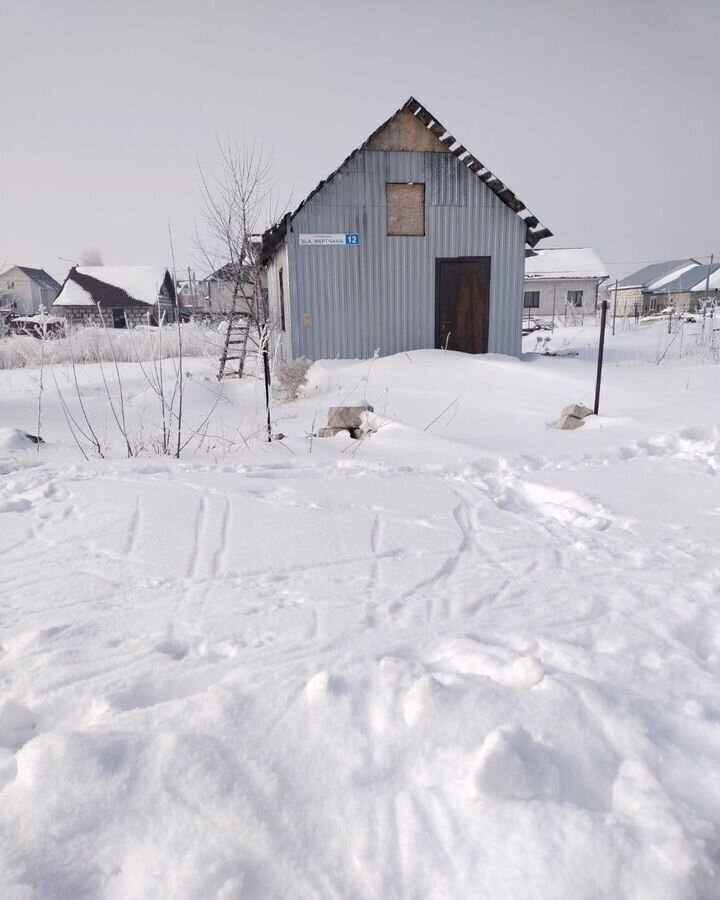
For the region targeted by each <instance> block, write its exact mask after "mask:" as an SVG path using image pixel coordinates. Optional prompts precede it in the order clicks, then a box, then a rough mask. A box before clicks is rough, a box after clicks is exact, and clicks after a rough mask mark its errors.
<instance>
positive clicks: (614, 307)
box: [613, 278, 618, 335]
mask: <svg viewBox="0 0 720 900" xmlns="http://www.w3.org/2000/svg"><path fill="white" fill-rule="evenodd" d="M617 291H618V280H617V278H616V279H615V302H614V303H613V335H614V334H615V316H616V315H617Z"/></svg>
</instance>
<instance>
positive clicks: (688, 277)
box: [647, 263, 720, 313]
mask: <svg viewBox="0 0 720 900" xmlns="http://www.w3.org/2000/svg"><path fill="white" fill-rule="evenodd" d="M708 275H710V283H709V284H708ZM718 276H720V263H715V264H714V265H712V266H703V265H700V264H698V265H695V266H693V267H692V268H690V269H687V270H686V271H684V272H682V273H681V274H680V275H678V276H676V277H675V278H673V279H672V280H670V281H664V283H663V284H657V283H655V284H653V285H650V288H649V290H648V296H649V301H650V309H649V310H647V311H648V312H655V311H659V310H663V309H667V308H668V307H672V309H673V310H674V312H677V313H681V312H695V311H696V310H697V308H698V304H699V303H702V301H703V299H704V295H705V288H706V286H707V288H708V297H709V298H712V297H716V296H717V289H718V280H719V279H718Z"/></svg>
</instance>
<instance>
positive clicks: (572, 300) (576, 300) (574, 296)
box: [567, 291, 583, 306]
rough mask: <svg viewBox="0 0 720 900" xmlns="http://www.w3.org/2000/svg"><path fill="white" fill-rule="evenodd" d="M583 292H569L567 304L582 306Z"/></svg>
mask: <svg viewBox="0 0 720 900" xmlns="http://www.w3.org/2000/svg"><path fill="white" fill-rule="evenodd" d="M582 295H583V292H582V291H568V292H567V302H568V305H569V306H582Z"/></svg>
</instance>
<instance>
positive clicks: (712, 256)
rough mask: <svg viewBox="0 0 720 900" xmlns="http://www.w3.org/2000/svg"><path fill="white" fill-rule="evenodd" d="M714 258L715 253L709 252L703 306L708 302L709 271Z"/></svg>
mask: <svg viewBox="0 0 720 900" xmlns="http://www.w3.org/2000/svg"><path fill="white" fill-rule="evenodd" d="M714 259H715V254H714V253H711V254H710V265H709V266H708V270H707V278H706V279H705V307H706V308H707V304H708V294H709V292H710V272H711V271H712V267H713V260H714Z"/></svg>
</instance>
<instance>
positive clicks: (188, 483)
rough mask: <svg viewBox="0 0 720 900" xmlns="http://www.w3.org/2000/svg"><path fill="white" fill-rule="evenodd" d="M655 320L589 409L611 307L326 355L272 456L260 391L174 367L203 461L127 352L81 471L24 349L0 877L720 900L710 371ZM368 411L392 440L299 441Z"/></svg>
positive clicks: (39, 886)
mask: <svg viewBox="0 0 720 900" xmlns="http://www.w3.org/2000/svg"><path fill="white" fill-rule="evenodd" d="M664 328H665V326H664V325H660V326H651V327H649V328H645V329H642V328H640V329H632V328H628V329H619V330H618V333H617V335H616V336H615V337H614V338H612V337H609V338H608V344H607V352H608V365H607V366H606V370H605V374H604V382H603V396H602V406H601V415H600V416H599V417H598V418H593V419H590V420H588V421H587V424H586V425H585V426H584V427H583V428H581V429H579V430H577V431H569V432H560V431H556V430H553V429H551V428H549V427H548V425H549V423H551V422H552V421H553V420H554V419H555V418H557V415H558V414H559V412H560V410H561V408H562V407H563V406H565V405H566V404H568V403H571V402H576V401H577V402H585V403H586V404H588V405H592V399H593V391H594V363H593V360H592V356H593V352H592V348H593V346H594V344H595V343H596V342H597V328H595V327H594V325H592V323H586V325H585V327H584V328H583V329H579V328H575V329H571V328H568V329H560V330H559V331H558V332H556V333H555V334H554V335H553V337H552V344H551V345H550V347H549V349H551V350H562V349H564V350H567V349H568V348H570V349H572V348H575V349H577V350H578V352H579V355H578V356H577V357H571V358H564V357H553V356H547V357H537V356H534V357H533V356H526V357H525V358H523V360H521V361H518V360H512V359H508V358H502V357H492V356H488V357H469V356H463V355H460V354H454V353H443V352H440V351H418V352H413V353H408V354H400V355H398V356H395V357H391V358H388V359H382V358H381V359H377V360H371V361H364V362H343V361H333V362H327V363H319V364H316V365H315V366H314V367H313V368H312V369H311V371H310V378H309V384H308V386H307V388H306V389H305V391H304V394H303V396H302V397H301V399H300V400H298V401H297V402H295V403H286V404H283V405H280V404H278V405H276V406H275V409H274V413H273V418H274V424H275V429H276V431H282V432H283V433H284V434H285V435H286V437H285V439H284V440H282V441H278V442H274V443H272V444H267V443H264V442H263V440H262V420H263V409H262V386H261V384H260V383H259V382H254V381H252V380H250V381H245V382H242V383H239V382H232V383H226V384H225V385H224V386H223V388H222V390H221V393H220V396H219V397H218V396H217V394H218V391H220V388H219V386H218V383H217V381H215V380H214V377H213V375H214V372H213V370H214V365H213V363H212V362H211V361H209V360H203V359H192V360H186V362H185V365H186V370H187V372H188V373H189V376H188V377H187V378H186V380H185V388H186V390H185V411H186V418H185V423H186V428H187V429H191V428H196V429H197V430H198V431H199V433H198V434H197V435H195V436H194V437H192V435H190V436H191V437H192V439H191V441H190V443H189V444H188V446H187V447H186V448H185V450H184V452H183V454H182V457H181V459H180V460H176V459H172V458H168V457H167V456H159V455H156V454H154V453H153V452H152V448H153V447H154V446H156V444H157V430H158V428H159V424H158V422H159V414H158V413H159V406H158V402H157V397H156V395H155V393H154V392H153V390H152V389H151V388H150V387H149V385H148V381H147V379H146V378H145V377H144V376H143V374H142V372H141V371H140V368H139V366H138V365H137V364H131V363H123V364H120V372H121V377H122V383H123V392H124V399H125V407H126V416H127V421H128V423H129V425H128V428H129V431H130V433H131V434H132V435H133V438H134V439H135V438H136V440H135V441H134V446H136V447H144V448H145V449H144V450H143V451H142V453H141V455H140V456H138V457H135V458H131V459H125V458H123V455H124V454H123V446H124V442H123V440H122V439H121V438H120V436H119V433H118V429H117V426H116V424H115V422H114V419H113V416H112V414H111V411H110V410H109V404H108V400H107V395H106V392H105V387H104V384H103V374H104V375H105V378H106V380H107V381H108V383H109V385H110V390H111V392H112V393H113V396H114V397H115V398H116V401H117V385H116V381H115V373H114V369H112V368H111V367H109V366H106V367H105V368H104V370H103V372H101V371H100V369H99V367H98V366H97V365H94V366H93V365H87V366H82V367H78V369H79V375H78V377H79V383H80V387H81V392H82V395H83V397H84V398H85V402H86V412H87V414H88V417H89V418H90V420H91V422H92V423H93V425H94V427H95V428H96V431H97V433H98V434H99V435H100V436H101V441H102V446H103V448H107V450H106V458H105V459H98V458H93V457H92V456H91V458H90V459H89V460H88V461H85V460H84V459H83V457H82V456H81V454H80V452H79V451H78V448H77V446H76V444H75V442H74V441H73V439H72V437H71V435H70V432H69V429H68V425H67V422H66V419H65V416H64V414H63V411H62V408H61V405H60V403H59V400H58V395H57V387H56V384H55V381H54V380H53V378H52V377H50V375H49V373H48V371H46V372H45V373H44V387H45V391H44V393H43V398H42V404H43V407H42V416H41V433H42V435H43V437H44V438H45V441H46V443H44V444H42V445H40V448H39V450H38V449H37V447H36V446H35V445H30V444H29V443H28V442H27V440H26V439H24V438H23V437H22V435H21V434H19V433H18V432H17V431H15V430H14V429H19V430H20V431H21V432H22V431H27V432H30V433H33V434H34V433H36V432H37V399H38V383H39V371H38V370H37V369H22V370H5V371H0V447H1V448H2V449H1V450H0V455H1V456H2V461H0V472H1V473H2V475H1V479H0V538H1V540H2V557H1V558H2V569H1V571H2V580H1V587H0V895H1V896H2V897H3V898H8V900H20V898H23V900H25V898H53V900H66V898H67V900H75V898H81V897H89V898H108V900H114V898H122V900H128V898H132V900H139V898H148V900H149V898H153V900H155V898H160V897H162V898H164V900H165V898H168V900H169V898H182V900H185V898H193V900H194V898H198V900H200V898H202V900H205V898H219V900H237V898H243V900H246V898H253V900H261V898H262V900H266V898H283V900H285V898H293V900H295V898H303V900H304V898H343V900H349V898H383V900H392V898H398V900H400V898H405V900H410V898H413V900H414V898H417V900H421V898H422V900H427V898H447V900H458V898H463V900H464V898H468V900H477V898H482V900H484V898H487V900H525V898H527V900H591V898H593V900H595V898H597V900H600V898H603V900H604V898H614V900H620V898H623V900H624V898H627V900H676V898H677V900H679V898H688V900H690V898H697V900H711V898H715V897H717V896H718V883H719V879H720V677H719V676H720V550H719V546H720V482H719V480H718V475H719V474H720V427H719V424H718V389H719V388H720V367H718V365H716V364H712V363H711V362H710V360H709V358H708V353H707V352H706V350H703V352H702V353H700V352H691V350H692V348H693V347H695V343H694V342H695V340H696V339H695V337H694V336H693V335H694V332H691V330H687V333H686V334H685V335H684V336H683V341H684V347H685V351H684V352H682V351H681V349H680V347H679V346H678V341H677V340H675V341H674V342H673V344H672V346H670V347H669V351H668V353H666V354H665V356H664V357H663V358H662V361H661V363H660V364H659V365H657V364H656V363H657V360H658V357H659V355H660V354H659V353H658V352H657V351H658V348H660V349H661V350H662V349H663V348H664V347H665V346H667V345H668V344H669V338H668V336H667V334H666V331H663V329H664ZM525 343H526V349H527V350H530V349H532V348H533V347H534V346H535V343H536V341H535V337H534V336H533V335H530V336H529V337H528V338H526V341H525ZM165 365H166V366H170V367H171V366H172V363H171V362H169V361H168V362H167V363H166V364H165ZM168 371H170V370H168ZM169 377H170V376H169ZM55 378H56V379H57V385H59V386H60V389H61V391H62V392H63V396H64V398H65V402H66V404H68V405H69V406H70V409H71V411H72V412H73V413H74V414H75V415H77V416H78V417H79V416H80V412H79V410H78V407H77V401H76V394H74V393H73V391H74V386H73V377H72V372H71V370H69V369H68V367H67V366H64V365H58V366H57V367H56V372H55ZM362 399H367V401H369V402H370V403H372V404H373V406H374V407H375V410H376V414H377V419H376V424H377V426H378V430H377V432H376V433H375V434H373V435H372V436H371V437H369V438H368V439H366V440H364V441H361V442H355V441H351V440H350V439H349V438H345V437H344V436H339V437H337V438H333V439H327V440H321V439H318V438H314V439H312V438H311V437H310V435H311V434H312V432H313V431H315V430H316V429H317V428H318V427H319V426H321V425H323V424H325V417H326V413H327V408H328V406H330V405H334V404H337V403H339V402H352V401H354V400H362ZM211 409H213V412H212V414H211V415H210V418H209V419H208V420H207V422H206V421H205V419H206V418H207V415H208V412H209V411H210V410H211Z"/></svg>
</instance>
